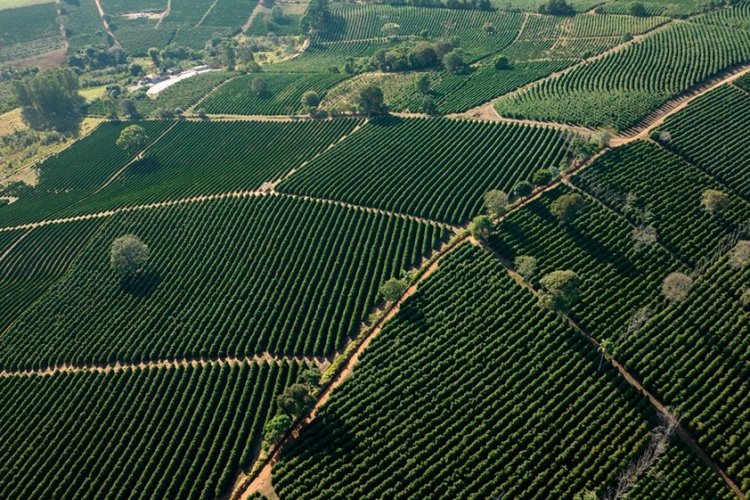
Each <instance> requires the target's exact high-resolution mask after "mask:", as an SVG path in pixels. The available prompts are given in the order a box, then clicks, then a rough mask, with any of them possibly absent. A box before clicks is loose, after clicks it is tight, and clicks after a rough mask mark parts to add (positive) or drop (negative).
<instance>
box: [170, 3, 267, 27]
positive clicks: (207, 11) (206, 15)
mask: <svg viewBox="0 0 750 500" xmlns="http://www.w3.org/2000/svg"><path fill="white" fill-rule="evenodd" d="M170 1H171V0H170ZM217 3H219V0H214V1H213V2H212V3H211V5H209V6H208V9H206V12H204V13H203V17H201V20H200V21H198V24H196V25H195V27H196V28H197V27H198V26H200V25H202V24H203V21H205V20H206V18H207V17H208V15H209V14H210V13H211V11H212V10H214V7H216V4H217ZM256 6H257V5H256Z"/></svg>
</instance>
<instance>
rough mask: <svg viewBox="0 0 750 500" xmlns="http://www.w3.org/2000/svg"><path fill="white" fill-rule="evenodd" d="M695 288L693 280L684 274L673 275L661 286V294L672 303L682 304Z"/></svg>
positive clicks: (665, 279)
mask: <svg viewBox="0 0 750 500" xmlns="http://www.w3.org/2000/svg"><path fill="white" fill-rule="evenodd" d="M692 287H693V279H692V278H691V277H690V276H688V275H686V274H683V273H677V272H675V273H671V274H670V275H669V276H667V277H666V278H664V282H663V283H662V285H661V293H662V295H664V298H666V299H667V300H669V301H670V302H682V301H683V300H685V299H686V298H687V296H688V294H689V293H690V289H691V288H692Z"/></svg>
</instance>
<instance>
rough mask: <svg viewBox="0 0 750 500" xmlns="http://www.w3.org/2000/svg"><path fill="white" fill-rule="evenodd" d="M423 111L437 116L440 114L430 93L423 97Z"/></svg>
mask: <svg viewBox="0 0 750 500" xmlns="http://www.w3.org/2000/svg"><path fill="white" fill-rule="evenodd" d="M422 111H423V112H424V113H426V114H428V115H430V116H437V115H439V114H440V110H439V109H438V107H437V104H436V103H435V99H433V98H432V96H428V95H426V96H424V97H423V98H422Z"/></svg>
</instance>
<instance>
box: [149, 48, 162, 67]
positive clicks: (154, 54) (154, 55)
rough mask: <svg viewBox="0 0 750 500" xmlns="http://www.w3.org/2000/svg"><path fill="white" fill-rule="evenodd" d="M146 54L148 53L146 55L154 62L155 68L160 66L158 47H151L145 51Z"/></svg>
mask: <svg viewBox="0 0 750 500" xmlns="http://www.w3.org/2000/svg"><path fill="white" fill-rule="evenodd" d="M146 54H148V57H150V58H151V62H152V63H154V66H156V67H157V68H158V67H159V66H161V56H160V54H159V49H157V48H156V47H151V48H150V49H148V50H147V51H146Z"/></svg>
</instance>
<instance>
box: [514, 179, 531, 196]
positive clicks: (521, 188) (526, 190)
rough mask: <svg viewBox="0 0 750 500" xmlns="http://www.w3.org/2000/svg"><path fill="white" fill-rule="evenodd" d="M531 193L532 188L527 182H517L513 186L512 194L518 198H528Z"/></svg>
mask: <svg viewBox="0 0 750 500" xmlns="http://www.w3.org/2000/svg"><path fill="white" fill-rule="evenodd" d="M533 192H534V186H532V185H531V183H530V182H529V181H518V182H517V183H516V185H515V186H513V194H514V195H516V196H518V197H519V198H523V197H526V196H529V195H530V194H531V193H533Z"/></svg>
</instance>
